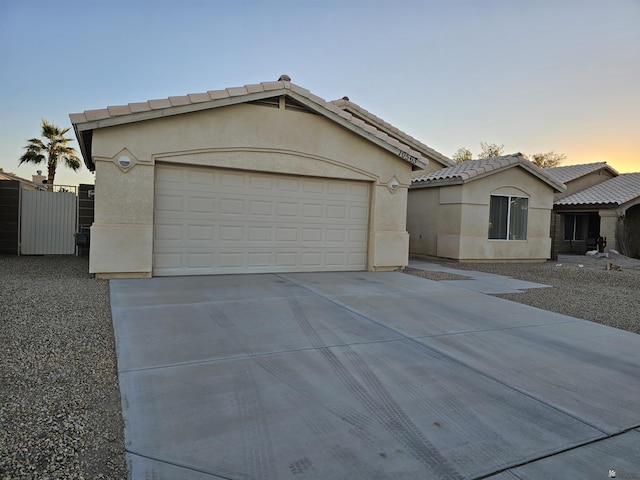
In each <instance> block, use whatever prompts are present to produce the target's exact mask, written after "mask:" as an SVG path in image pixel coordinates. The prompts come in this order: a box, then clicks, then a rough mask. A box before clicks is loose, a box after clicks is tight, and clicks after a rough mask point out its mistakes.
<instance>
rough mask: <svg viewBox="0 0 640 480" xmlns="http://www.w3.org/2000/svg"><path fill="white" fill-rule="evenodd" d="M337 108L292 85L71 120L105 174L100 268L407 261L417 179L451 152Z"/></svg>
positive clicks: (98, 227) (344, 266)
mask: <svg viewBox="0 0 640 480" xmlns="http://www.w3.org/2000/svg"><path fill="white" fill-rule="evenodd" d="M336 103H337V104H336ZM336 103H333V102H327V101H325V100H323V99H322V98H320V97H318V96H316V95H313V94H312V93H311V92H309V91H308V90H306V89H304V88H302V87H300V86H297V85H295V84H294V83H291V81H290V79H289V78H288V77H287V76H282V77H280V79H279V80H278V81H276V82H265V83H260V84H255V85H246V86H244V87H238V88H227V89H225V90H216V91H209V92H206V93H199V94H191V95H186V96H181V97H169V98H167V99H162V100H150V101H147V102H142V103H130V104H128V105H123V106H116V107H108V108H104V109H100V110H88V111H85V112H82V113H77V114H71V115H70V118H71V123H72V124H73V127H74V130H75V134H76V137H77V139H78V142H79V145H80V150H81V153H82V156H83V157H84V162H85V164H86V166H87V167H88V168H89V170H91V171H95V175H96V185H95V219H94V223H93V225H92V227H91V251H90V265H89V269H90V271H91V272H92V273H95V274H96V275H97V276H98V277H102V278H110V277H149V276H160V275H192V274H216V273H247V272H255V273H258V272H292V271H322V270H331V271H341V270H372V271H378V270H393V269H397V268H400V267H403V266H405V265H407V262H408V246H409V235H408V233H407V231H406V213H407V192H408V188H409V186H410V184H411V177H412V171H413V170H417V169H425V168H427V165H428V163H429V161H430V160H432V158H439V159H440V160H442V158H446V157H444V156H442V155H440V154H438V153H437V152H435V151H433V150H431V149H429V148H428V147H426V146H424V145H422V144H419V142H417V141H411V140H410V139H409V137H408V136H404V135H403V134H402V133H401V132H399V131H397V129H393V128H387V127H386V126H385V124H384V123H383V122H381V121H380V122H378V123H376V122H375V121H373V120H367V119H366V116H365V115H363V114H362V112H360V113H359V114H355V110H353V112H354V113H351V112H350V111H349V108H347V107H348V105H346V104H345V101H342V103H341V102H340V101H338V102H336ZM347 103H348V102H347ZM338 104H339V105H338ZM376 118H377V117H376ZM386 125H388V124H386ZM405 137H406V138H405ZM416 146H417V147H418V148H416Z"/></svg>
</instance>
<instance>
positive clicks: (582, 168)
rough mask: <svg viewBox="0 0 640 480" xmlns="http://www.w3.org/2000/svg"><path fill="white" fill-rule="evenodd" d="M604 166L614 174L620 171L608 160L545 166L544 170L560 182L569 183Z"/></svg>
mask: <svg viewBox="0 0 640 480" xmlns="http://www.w3.org/2000/svg"><path fill="white" fill-rule="evenodd" d="M603 168H606V169H607V170H609V171H610V172H611V173H612V174H613V175H614V176H616V175H618V172H617V171H616V170H615V169H614V168H612V167H610V166H609V165H607V162H597V163H583V164H581V165H567V166H563V167H553V168H545V169H544V171H545V172H547V173H549V174H551V176H553V177H554V178H555V179H556V180H558V181H559V182H562V183H567V182H571V181H572V180H576V179H577V178H580V177H584V176H585V175H588V174H590V173H594V172H597V171H598V170H602V169H603Z"/></svg>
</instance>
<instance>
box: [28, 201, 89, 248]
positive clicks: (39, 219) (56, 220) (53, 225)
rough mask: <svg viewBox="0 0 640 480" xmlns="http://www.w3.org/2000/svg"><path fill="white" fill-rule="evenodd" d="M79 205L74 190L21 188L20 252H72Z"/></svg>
mask: <svg viewBox="0 0 640 480" xmlns="http://www.w3.org/2000/svg"><path fill="white" fill-rule="evenodd" d="M77 204H78V197H77V196H76V194H75V193H74V192H65V191H59V192H49V191H42V190H22V192H21V220H20V254H22V255H73V254H74V253H75V248H76V246H75V237H74V234H75V232H76V223H77V218H78V210H77Z"/></svg>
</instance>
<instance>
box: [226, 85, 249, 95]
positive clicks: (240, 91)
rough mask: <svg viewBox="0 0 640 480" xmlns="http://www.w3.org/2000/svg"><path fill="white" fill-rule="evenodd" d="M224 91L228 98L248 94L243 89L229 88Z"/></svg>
mask: <svg viewBox="0 0 640 480" xmlns="http://www.w3.org/2000/svg"><path fill="white" fill-rule="evenodd" d="M226 90H227V92H229V96H230V97H239V96H241V95H246V94H247V93H248V92H247V89H246V88H245V87H231V88H227V89H226Z"/></svg>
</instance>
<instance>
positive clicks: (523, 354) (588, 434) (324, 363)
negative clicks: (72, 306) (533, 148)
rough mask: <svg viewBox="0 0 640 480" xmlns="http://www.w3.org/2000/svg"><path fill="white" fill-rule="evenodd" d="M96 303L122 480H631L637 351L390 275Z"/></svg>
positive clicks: (127, 286)
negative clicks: (610, 476) (121, 436)
mask: <svg viewBox="0 0 640 480" xmlns="http://www.w3.org/2000/svg"><path fill="white" fill-rule="evenodd" d="M110 289H111V308H112V315H113V324H114V331H115V336H116V349H117V356H118V372H119V380H120V389H121V394H122V406H123V415H124V419H125V443H126V451H127V460H128V465H129V471H130V476H131V478H133V479H136V480H137V479H151V478H153V479H157V480H160V479H174V478H181V479H186V480H190V479H193V480H205V479H278V480H279V479H286V478H291V479H295V480H303V479H330V478H336V479H339V478H350V479H356V478H358V479H359V478H362V479H388V478H393V479H415V478H429V479H431V478H433V479H472V478H490V477H492V476H493V478H496V479H508V478H606V476H607V473H608V472H609V470H610V469H616V468H617V470H616V473H617V478H635V477H624V476H622V475H624V473H625V472H633V469H634V468H635V469H636V470H635V473H634V474H637V472H640V453H639V452H638V449H637V445H638V441H639V439H640V431H638V430H637V429H638V428H639V427H640V336H639V335H635V334H632V333H628V332H624V331H621V330H617V329H614V328H610V327H605V326H602V325H598V324H595V323H592V322H587V321H584V320H580V319H576V318H572V317H567V316H563V315H559V314H555V313H551V312H547V311H543V310H539V309H535V308H532V307H528V306H526V305H521V304H518V303H514V302H509V301H506V300H502V299H499V298H495V297H491V296H489V295H485V294H483V293H480V292H478V291H474V290H472V289H469V288H465V287H464V286H456V284H455V282H446V283H445V282H435V281H430V280H426V279H422V278H418V277H413V276H409V275H406V274H403V273H398V272H390V273H372V272H347V273H297V274H256V275H232V276H202V277H171V278H169V277H165V278H152V279H145V280H112V281H111V283H110ZM563 462H570V463H571V465H572V469H573V470H568V472H569V476H566V475H564V473H563V471H562V469H561V466H562V465H563ZM558 469H560V470H558ZM594 472H595V474H594ZM602 472H604V474H603V473H602ZM558 473H561V474H562V476H558ZM515 475H518V476H515ZM581 475H582V476H581ZM638 478H640V477H638Z"/></svg>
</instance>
